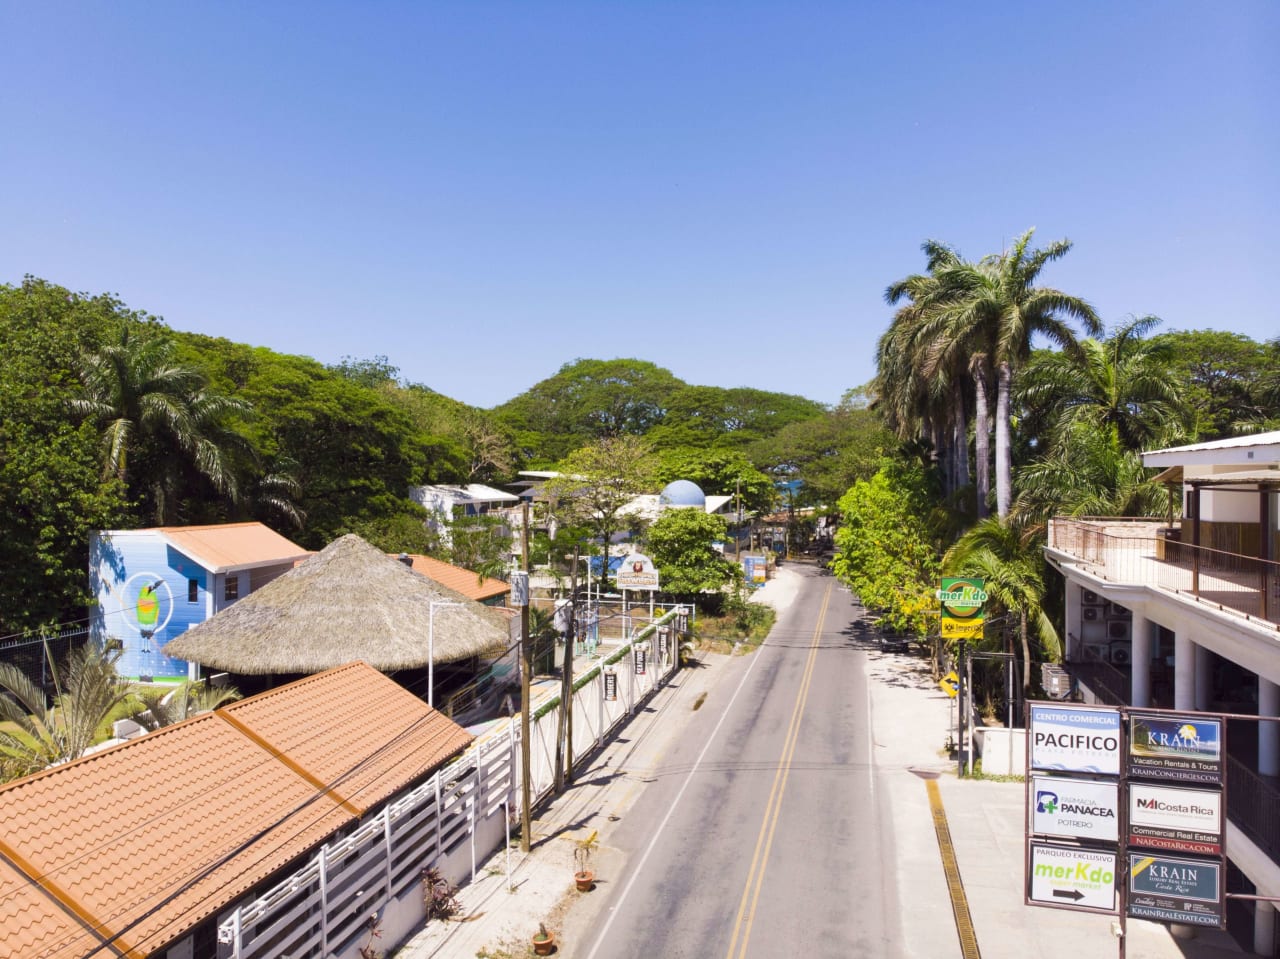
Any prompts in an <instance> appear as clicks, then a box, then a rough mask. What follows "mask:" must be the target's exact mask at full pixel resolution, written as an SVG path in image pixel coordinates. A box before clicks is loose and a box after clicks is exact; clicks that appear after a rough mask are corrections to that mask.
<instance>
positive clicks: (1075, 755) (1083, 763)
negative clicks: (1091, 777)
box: [1030, 704, 1120, 776]
mask: <svg viewBox="0 0 1280 959" xmlns="http://www.w3.org/2000/svg"><path fill="white" fill-rule="evenodd" d="M1030 734H1031V735H1030V740H1031V743H1030V748H1031V768H1032V769H1035V770H1044V771H1046V772H1073V773H1094V774H1096V775H1102V776H1118V775H1120V712H1119V710H1115V709H1107V708H1100V707H1096V706H1048V705H1041V704H1032V706H1031V728H1030Z"/></svg>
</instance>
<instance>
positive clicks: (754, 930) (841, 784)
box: [397, 566, 1241, 959]
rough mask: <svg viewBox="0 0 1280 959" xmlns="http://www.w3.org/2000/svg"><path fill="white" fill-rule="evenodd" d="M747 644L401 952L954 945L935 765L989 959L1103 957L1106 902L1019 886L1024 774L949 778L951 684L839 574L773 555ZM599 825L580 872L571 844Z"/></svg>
mask: <svg viewBox="0 0 1280 959" xmlns="http://www.w3.org/2000/svg"><path fill="white" fill-rule="evenodd" d="M766 596H767V597H768V598H770V600H771V601H772V602H774V603H776V604H777V605H778V606H779V607H780V608H781V613H780V616H779V621H778V625H777V627H776V628H775V630H774V631H773V633H772V634H771V635H770V638H769V641H768V642H767V643H766V644H765V646H764V647H763V648H762V649H760V650H759V651H757V652H755V653H753V654H750V655H746V656H733V657H725V656H711V657H707V659H706V662H705V664H704V665H702V666H701V667H697V668H694V669H689V670H685V671H682V672H681V673H680V674H679V676H678V677H677V680H676V683H675V685H674V686H673V687H672V688H670V689H668V690H665V691H663V692H661V693H659V694H658V695H657V696H656V697H655V698H654V700H653V701H652V702H651V704H650V706H649V707H648V708H647V709H646V710H645V711H644V712H642V713H641V714H640V715H639V716H637V717H636V718H635V719H634V720H633V721H632V722H631V723H630V724H629V725H628V727H627V728H626V729H625V730H623V731H622V733H621V735H620V737H619V739H618V740H616V741H615V742H614V743H612V744H611V745H610V746H609V747H608V748H607V749H605V750H603V751H602V752H601V753H600V754H598V755H597V756H596V757H594V758H593V760H592V762H591V763H590V765H589V766H588V768H586V769H584V770H583V771H582V772H581V774H580V775H579V777H578V783H577V785H575V787H574V788H573V789H571V790H569V791H568V792H567V793H565V794H564V795H563V796H561V797H559V798H558V799H557V800H556V801H555V802H553V803H552V804H551V805H550V806H548V807H547V808H545V809H544V810H542V811H541V814H540V815H539V817H538V819H537V821H536V822H535V846H534V850H533V852H532V854H531V855H530V856H528V857H521V856H518V855H513V856H512V858H511V872H510V874H508V873H507V862H506V860H505V859H504V857H503V855H502V854H501V853H499V854H498V855H497V856H495V857H493V858H492V859H491V860H490V862H489V863H488V865H487V868H486V869H485V870H484V875H482V876H481V878H480V879H479V881H478V882H476V883H475V884H473V885H471V886H468V887H466V888H465V889H464V890H463V891H462V895H461V899H462V903H463V906H464V912H465V913H466V914H468V915H469V916H470V917H471V919H470V921H468V922H465V923H447V924H444V923H433V924H430V925H428V927H427V928H426V929H425V930H424V931H423V933H421V934H420V935H419V936H418V937H415V939H414V940H413V941H412V942H411V943H410V944H409V945H408V946H406V947H405V948H404V949H402V950H401V951H400V952H399V953H397V959H427V957H450V959H453V957H459V959H470V957H472V956H476V955H488V956H493V957H507V956H523V955H525V954H526V952H525V948H526V947H525V943H527V938H528V936H529V934H530V933H531V932H532V931H533V930H535V929H536V928H537V925H538V923H539V922H540V921H544V922H546V923H547V924H548V927H549V928H551V929H552V930H553V931H554V932H555V933H556V936H557V953H556V955H558V956H560V957H562V959H564V957H572V959H614V957H618V959H626V957H630V956H664V957H682V956H690V957H692V956H698V957H704V956H712V957H726V959H745V957H755V959H776V957H786V956H788V955H790V954H791V953H793V952H795V951H796V950H803V954H804V955H806V956H833V957H835V956H839V957H847V956H866V957H890V959H893V957H920V959H965V953H964V952H963V951H962V947H961V939H960V936H959V934H958V933H957V923H956V920H955V918H954V915H953V907H952V900H951V895H950V891H949V889H948V885H947V882H946V877H945V874H944V872H943V867H942V859H941V855H940V852H939V842H938V838H937V835H936V833H935V829H934V823H933V818H932V812H931V809H930V804H929V797H928V792H927V786H926V779H925V778H922V776H921V774H922V773H923V774H925V775H936V776H937V779H936V780H935V782H936V783H937V785H938V787H939V793H940V798H941V801H942V805H943V809H944V812H945V816H946V820H947V822H948V825H949V832H950V835H951V839H952V842H953V845H954V851H955V858H956V862H957V866H958V870H959V876H960V879H961V882H962V886H963V890H964V893H965V896H966V898H967V905H968V916H969V920H970V923H971V928H972V930H973V938H974V940H975V941H974V942H973V946H974V947H975V948H976V950H977V952H976V953H974V952H971V953H969V955H970V956H973V955H980V956H982V957H985V959H1080V957H1082V956H1087V957H1089V959H1094V957H1111V956H1117V955H1118V948H1117V940H1116V939H1115V938H1114V936H1113V935H1112V932H1111V919H1110V918H1109V917H1106V916H1098V915H1090V914H1084V913H1078V912H1071V911H1066V910H1053V909H1045V908H1038V907H1029V906H1026V905H1024V904H1023V899H1022V897H1023V893H1022V882H1023V866H1022V848H1023V838H1022V837H1023V822H1022V815H1023V801H1024V794H1023V786H1022V784H1021V783H1019V782H993V781H973V780H959V779H957V778H956V777H955V775H954V768H955V767H954V764H953V763H951V762H949V761H948V760H946V759H945V757H944V756H943V755H942V753H941V750H942V747H943V744H944V743H945V741H946V738H947V732H948V729H949V727H950V722H951V720H950V712H949V702H948V700H947V698H946V697H945V696H944V695H943V694H942V693H941V692H940V691H939V690H938V689H937V688H936V687H935V686H934V685H933V683H932V681H931V680H930V679H929V677H928V675H927V671H926V669H925V664H924V663H923V661H922V660H920V659H918V658H916V657H911V656H906V655H903V654H896V653H888V654H886V653H882V652H880V651H879V650H878V648H876V646H875V645H874V642H873V640H872V636H871V634H870V632H868V631H865V630H862V629H855V628H854V627H853V624H854V622H855V619H856V617H857V616H858V615H859V611H858V609H857V608H856V607H855V606H854V605H853V603H852V600H851V597H850V596H849V594H848V592H847V591H846V590H844V589H843V588H842V587H840V586H839V585H838V584H837V583H836V582H835V580H834V579H833V578H832V577H830V576H827V575H825V574H823V573H821V572H820V571H818V570H816V569H814V568H812V567H803V566H788V567H784V569H783V570H781V571H780V576H779V579H778V580H776V581H773V582H771V583H770V584H769V586H768V587H767V589H766ZM593 829H599V830H600V838H601V843H602V846H601V849H600V851H599V852H598V853H597V855H596V858H595V863H594V865H595V869H596V872H597V875H598V877H599V878H598V882H597V886H596V889H595V890H594V891H592V892H590V893H586V894H580V893H576V892H574V891H573V888H572V881H571V878H570V876H571V874H572V862H573V858H572V850H573V844H572V842H571V841H570V840H571V839H572V838H573V837H575V836H580V835H583V834H585V833H587V832H589V831H591V830H593ZM1240 954H1241V953H1240V951H1239V950H1238V949H1237V948H1236V947H1235V945H1234V943H1232V942H1231V940H1230V939H1229V937H1227V936H1226V934H1224V933H1216V932H1214V933H1205V932H1202V933H1200V934H1199V936H1198V937H1197V938H1196V939H1194V940H1179V939H1174V938H1173V937H1172V936H1170V935H1169V932H1168V931H1167V930H1166V928H1165V927H1164V926H1162V925H1159V924H1154V923H1145V922H1139V921H1132V920H1131V921H1130V922H1129V941H1128V953H1127V959H1221V957H1226V956H1238V955H1240Z"/></svg>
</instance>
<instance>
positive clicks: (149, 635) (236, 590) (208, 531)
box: [89, 523, 310, 682]
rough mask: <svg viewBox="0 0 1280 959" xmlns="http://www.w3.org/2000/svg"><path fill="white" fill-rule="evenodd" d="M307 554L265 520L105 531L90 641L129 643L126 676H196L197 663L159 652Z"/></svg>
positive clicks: (92, 560)
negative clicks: (166, 644)
mask: <svg viewBox="0 0 1280 959" xmlns="http://www.w3.org/2000/svg"><path fill="white" fill-rule="evenodd" d="M308 555H310V554H309V553H308V552H307V551H306V550H304V549H303V548H302V547H300V546H298V545H297V544H296V543H293V542H291V541H289V540H288V539H286V538H285V537H283V536H281V535H280V534H279V533H277V532H275V531H274V530H272V529H269V528H268V527H266V526H264V525H263V524H261V523H225V524H222V525H218V526H161V527H155V528H152V529H135V530H103V531H99V532H97V533H94V534H93V536H92V538H91V539H90V544H89V581H90V586H91V588H92V589H93V591H94V594H95V595H96V596H97V600H98V602H97V606H96V608H95V609H94V610H93V615H92V620H91V623H90V637H91V638H92V639H93V640H95V641H96V642H98V643H100V644H101V643H107V642H112V641H115V642H119V643H120V644H121V645H122V647H123V649H124V653H123V655H122V656H121V658H120V663H119V668H120V673H121V675H124V676H127V677H129V678H132V679H141V680H143V681H147V680H156V681H162V682H163V681H170V682H176V681H178V680H182V679H187V678H195V670H196V665H195V664H194V663H187V662H186V661H185V660H181V659H171V658H169V657H168V656H165V655H164V654H162V653H161V652H160V650H161V649H162V648H163V647H164V645H165V643H167V642H169V641H170V640H171V639H174V638H175V637H177V636H178V635H179V634H180V633H183V632H185V631H186V630H188V629H190V628H191V627H192V626H194V625H196V624H197V623H202V622H204V621H205V620H206V619H208V618H209V617H210V616H212V615H213V614H214V613H216V612H218V611H219V610H221V609H225V608H226V607H227V606H230V605H231V604H232V603H234V602H235V601H236V600H237V599H239V598H240V597H242V596H247V595H249V593H251V592H253V591H254V590H256V589H260V588H261V587H262V586H264V585H266V584H267V583H269V582H271V580H273V579H275V578H276V577H277V576H279V575H280V574H281V573H284V572H286V571H288V570H290V569H292V568H293V566H294V564H295V563H297V562H299V561H300V560H302V559H305V558H306V557H307V556H308Z"/></svg>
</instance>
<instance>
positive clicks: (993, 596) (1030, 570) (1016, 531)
mask: <svg viewBox="0 0 1280 959" xmlns="http://www.w3.org/2000/svg"><path fill="white" fill-rule="evenodd" d="M1043 545H1044V543H1043V540H1042V538H1041V537H1040V535H1038V531H1037V530H1036V529H1034V528H1032V527H1028V526H1023V525H1021V524H1018V523H1016V522H1008V521H1006V520H1004V519H1001V518H1000V517H998V516H993V517H988V518H987V519H985V520H982V521H980V522H979V523H977V525H975V526H974V527H973V528H972V529H970V530H969V531H968V532H967V533H965V534H964V535H963V536H962V537H960V539H959V540H958V541H957V542H956V544H955V545H954V546H952V547H951V549H949V550H947V552H946V554H945V555H944V556H943V558H942V567H943V570H944V572H945V573H946V574H947V575H948V576H976V577H981V578H982V580H983V581H984V588H985V589H986V591H987V594H988V596H989V597H990V602H991V603H992V606H993V607H994V610H995V611H997V612H999V611H1004V612H1007V613H1010V614H1013V615H1016V616H1017V617H1018V626H1019V628H1018V637H1019V640H1020V642H1021V646H1022V689H1023V694H1024V695H1029V694H1030V692H1031V635H1030V634H1031V632H1032V631H1033V630H1034V632H1035V634H1036V638H1037V639H1038V641H1039V645H1040V648H1041V649H1042V650H1043V652H1044V655H1045V657H1046V658H1047V659H1049V660H1052V661H1056V660H1058V659H1060V658H1061V655H1062V653H1061V646H1060V644H1059V641H1058V633H1057V630H1055V629H1054V628H1053V623H1052V622H1051V621H1050V619H1049V617H1048V615H1047V614H1046V613H1045V611H1044V597H1045V585H1044V554H1043V552H1042V547H1043Z"/></svg>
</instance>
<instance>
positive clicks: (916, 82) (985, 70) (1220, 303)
mask: <svg viewBox="0 0 1280 959" xmlns="http://www.w3.org/2000/svg"><path fill="white" fill-rule="evenodd" d="M0 36H3V37H4V40H5V43H4V47H5V51H4V54H3V56H2V57H0V108H2V110H0V117H2V121H3V132H0V184H2V185H3V196H4V202H3V205H2V207H0V209H2V211H3V214H2V215H3V220H2V221H0V282H9V283H15V282H18V281H19V280H21V278H22V276H23V274H25V273H31V274H34V275H36V276H39V277H43V278H45V279H48V280H51V281H53V282H56V283H60V284H62V285H64V286H67V287H70V288H72V289H75V290H83V291H87V292H92V293H98V292H114V293H117V294H119V295H120V296H121V297H122V298H123V299H124V301H125V302H126V303H128V304H129V305H130V306H131V307H134V308H137V309H144V310H147V311H149V312H151V313H155V314H159V315H162V316H163V317H164V318H165V320H166V321H167V322H168V323H169V324H170V325H171V326H173V327H175V328H178V329H183V330H192V331H197V332H201V333H207V334H211V335H218V336H225V337H229V338H230V339H233V340H237V341H241V342H247V343H253V344H258V345H265V346H269V347H271V348H273V349H276V350H280V351H283V352H289V353H304V354H307V355H310V356H314V357H315V358H317V359H319V360H321V361H322V362H326V363H334V362H337V361H339V360H340V359H341V358H342V357H343V356H354V357H358V358H370V357H373V356H375V355H378V354H385V355H386V356H388V357H389V358H390V360H391V362H392V363H393V364H395V365H397V366H399V367H400V369H401V371H402V375H403V376H404V377H405V378H406V379H408V380H410V381H412V382H421V383H425V384H427V385H428V386H430V387H432V388H433V389H436V390H439V391H440V392H442V393H445V394H447V395H449V396H452V397H455V398H457V399H460V400H463V401H465V402H468V403H472V404H475V405H479V406H486V407H488V406H493V405H495V404H497V403H501V402H503V401H504V400H506V399H509V398H510V397H512V396H514V395H516V394H518V393H520V392H522V391H524V390H526V389H528V388H529V387H530V386H531V385H533V384H534V383H535V382H537V381H538V380H541V379H543V378H545V377H547V376H550V375H551V374H553V373H554V372H555V371H556V370H557V369H558V368H559V367H560V366H561V365H562V364H563V363H565V362H568V361H570V360H573V359H574V358H576V357H593V358H601V359H609V358H613V357H618V356H638V357H641V358H644V359H649V360H652V361H654V362H656V363H658V364H660V365H662V366H665V367H668V368H669V369H671V370H672V371H674V372H675V373H676V375H678V376H680V377H682V378H683V379H685V380H687V381H689V382H692V383H698V384H706V385H720V386H738V385H747V386H756V387H761V388H767V389H776V390H783V391H786V392H793V393H800V394H802V395H805V396H808V397H810V398H812V399H816V400H820V401H823V402H828V403H833V402H836V401H837V400H838V399H839V398H840V396H841V394H842V393H843V392H844V391H845V390H846V389H848V388H850V387H854V386H857V385H860V384H862V383H864V382H865V381H866V380H868V379H869V378H870V376H871V375H872V373H873V363H872V359H873V351H874V346H875V341H876V338H877V337H878V336H879V334H880V333H881V332H882V331H883V330H884V328H885V327H886V325H887V322H888V319H889V310H888V308H887V307H886V306H885V305H884V301H883V298H882V297H883V292H884V288H885V287H886V286H887V285H888V284H889V283H890V282H891V281H893V280H895V279H897V278H899V277H901V276H904V275H906V274H908V273H911V272H915V271H917V270H919V269H920V268H921V266H922V265H923V257H922V255H921V253H920V250H919V247H920V243H921V241H923V240H924V239H925V238H928V237H933V238H937V239H940V240H943V241H946V242H949V243H951V244H953V245H955V246H957V247H959V249H960V250H961V252H962V253H964V254H965V255H967V256H971V257H975V258H976V257H978V256H981V255H982V254H985V253H992V252H997V251H998V250H1000V249H1001V248H1002V244H1003V243H1005V242H1007V241H1008V240H1009V239H1010V238H1012V237H1013V236H1015V235H1016V234H1018V233H1019V232H1021V231H1022V230H1025V229H1027V228H1028V227H1031V226H1035V227H1037V228H1038V231H1037V237H1038V238H1039V239H1040V240H1041V241H1043V242H1047V241H1049V240H1053V239H1057V238H1061V237H1068V238H1070V239H1071V240H1073V241H1074V242H1075V244H1076V247H1075V249H1074V250H1073V251H1072V252H1071V254H1070V255H1069V256H1068V257H1067V259H1066V260H1065V261H1063V262H1061V263H1060V264H1057V265H1055V266H1052V267H1050V268H1049V270H1048V271H1047V272H1046V274H1045V275H1044V282H1046V283H1048V284H1051V285H1055V286H1059V287H1062V288H1064V289H1067V290H1069V291H1070V292H1072V293H1076V294H1078V295H1081V296H1083V297H1085V298H1086V299H1088V300H1090V301H1091V302H1092V303H1093V304H1094V305H1095V306H1096V307H1097V308H1098V310H1099V311H1100V312H1101V314H1102V315H1103V317H1104V318H1105V319H1106V320H1107V321H1108V322H1115V321H1118V320H1121V319H1123V318H1124V317H1126V316H1127V315H1129V314H1144V313H1155V314H1157V315H1159V316H1161V317H1163V318H1164V321H1165V324H1164V329H1199V328H1205V327H1212V328H1216V329H1226V330H1234V331H1237V332H1241V333H1245V334H1248V335H1250V336H1252V337H1254V338H1255V339H1260V340H1261V339H1266V338H1269V337H1272V336H1276V335H1278V334H1280V317H1278V316H1277V307H1276V303H1277V297H1276V294H1275V277H1276V265H1275V261H1276V252H1275V248H1274V247H1273V246H1272V243H1273V242H1274V237H1275V235H1276V229H1277V225H1280V54H1277V52H1276V51H1277V49H1278V48H1280V3H1275V2H1272V0H1232V2H1229V3H1209V2H1202V3H1181V2H1175V0H1159V2H1151V3H1140V2H1139V3H1123V4H1116V3H1088V2H1086V3H1079V4H1077V3H1069V4H1040V3H1005V4H1000V5H998V6H997V5H993V4H982V5H979V4H974V3H952V2H936V3H920V4H907V3H892V4H889V3H883V4H875V5H872V4H858V3H853V2H848V3H830V4H804V3H793V2H789V3H769V4H758V3H746V2H733V3H729V2H726V3H696V2H674V0H672V2H662V3H643V2H638V0H637V2H629V3H613V2H599V3H581V4H567V3H555V2H549V0H539V2H525V0H521V2H512V3H485V2H452V3H373V2H371V3H358V4H356V3H351V4H326V3H319V2H307V3H298V4H286V3H274V2H270V3H258V2H254V3H221V2H220V3H205V4H186V3H182V4H176V3H138V2H128V0H124V2H111V3H103V2H98V0H94V2H85V3H72V2H65V3H64V2H53V3H28V2H18V0H0Z"/></svg>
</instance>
